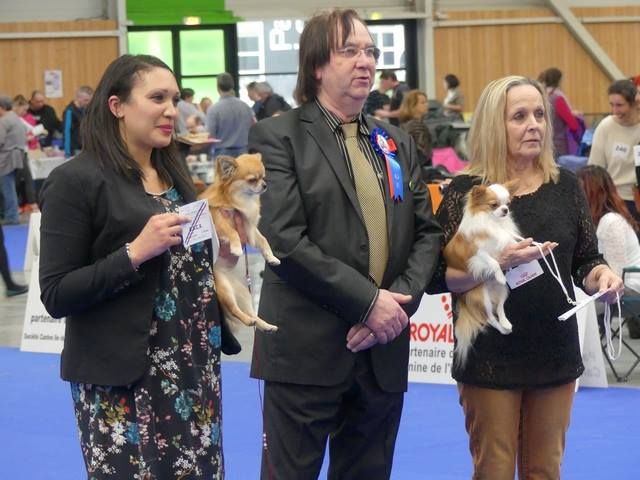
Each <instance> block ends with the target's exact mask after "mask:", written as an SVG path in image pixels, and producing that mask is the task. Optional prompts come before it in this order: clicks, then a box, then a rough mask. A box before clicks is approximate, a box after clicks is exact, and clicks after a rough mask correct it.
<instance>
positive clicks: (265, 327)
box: [256, 317, 278, 333]
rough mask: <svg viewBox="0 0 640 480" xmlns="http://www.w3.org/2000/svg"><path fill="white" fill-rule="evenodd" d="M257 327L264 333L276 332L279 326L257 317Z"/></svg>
mask: <svg viewBox="0 0 640 480" xmlns="http://www.w3.org/2000/svg"><path fill="white" fill-rule="evenodd" d="M256 328H257V329H258V330H260V331H262V332H264V333H274V332H277V331H278V327H276V326H275V325H272V324H270V323H268V322H265V321H264V320H262V319H261V318H258V317H256Z"/></svg>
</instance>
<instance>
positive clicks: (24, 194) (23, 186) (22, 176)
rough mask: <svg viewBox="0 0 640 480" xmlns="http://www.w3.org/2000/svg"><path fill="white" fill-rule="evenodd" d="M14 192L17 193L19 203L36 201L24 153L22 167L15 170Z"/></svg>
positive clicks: (27, 160)
mask: <svg viewBox="0 0 640 480" xmlns="http://www.w3.org/2000/svg"><path fill="white" fill-rule="evenodd" d="M16 193H17V194H18V204H19V205H25V204H29V203H36V200H37V199H36V191H35V185H34V182H33V177H32V176H31V169H30V168H29V158H28V157H27V154H26V153H25V155H24V158H23V160H22V168H19V169H17V170H16Z"/></svg>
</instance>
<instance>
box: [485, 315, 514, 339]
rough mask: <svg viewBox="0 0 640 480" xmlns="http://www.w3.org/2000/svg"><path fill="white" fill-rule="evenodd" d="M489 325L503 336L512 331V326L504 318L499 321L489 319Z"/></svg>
mask: <svg viewBox="0 0 640 480" xmlns="http://www.w3.org/2000/svg"><path fill="white" fill-rule="evenodd" d="M489 323H490V324H491V326H492V327H493V328H495V329H496V330H498V331H499V332H500V333H501V334H503V335H509V334H510V333H511V332H512V331H513V325H511V322H509V320H507V319H506V318H504V319H501V320H500V321H498V320H496V319H495V318H491V319H489Z"/></svg>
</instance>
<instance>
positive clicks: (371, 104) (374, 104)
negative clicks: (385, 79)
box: [363, 82, 391, 120]
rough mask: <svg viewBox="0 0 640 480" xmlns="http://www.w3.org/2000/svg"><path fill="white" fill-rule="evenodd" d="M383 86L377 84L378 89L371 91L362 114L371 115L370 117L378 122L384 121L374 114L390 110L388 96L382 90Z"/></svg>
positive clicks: (380, 83)
mask: <svg viewBox="0 0 640 480" xmlns="http://www.w3.org/2000/svg"><path fill="white" fill-rule="evenodd" d="M383 88H384V86H383V85H382V82H378V88H376V89H375V90H372V91H371V93H370V94H369V96H368V97H367V101H366V102H365V103H364V109H363V111H364V113H365V115H371V116H372V117H376V118H377V119H378V120H385V119H384V118H382V117H379V116H376V112H377V111H378V110H385V111H389V109H390V108H391V99H390V98H389V95H387V94H386V93H385V92H386V90H383Z"/></svg>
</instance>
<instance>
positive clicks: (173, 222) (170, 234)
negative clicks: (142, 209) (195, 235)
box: [129, 213, 190, 269]
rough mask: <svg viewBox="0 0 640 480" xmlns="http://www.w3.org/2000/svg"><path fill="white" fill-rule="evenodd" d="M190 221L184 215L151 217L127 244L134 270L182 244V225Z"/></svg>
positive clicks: (171, 214)
mask: <svg viewBox="0 0 640 480" xmlns="http://www.w3.org/2000/svg"><path fill="white" fill-rule="evenodd" d="M189 220H190V218H189V217H187V216H185V215H178V214H176V213H161V214H158V215H153V216H152V217H151V218H150V219H149V221H148V222H147V224H146V225H145V226H144V228H143V229H142V231H141V232H140V233H139V234H138V236H137V237H136V238H135V239H134V240H133V241H132V242H131V243H130V244H129V258H130V259H131V264H132V265H133V267H134V268H136V269H137V268H138V267H139V266H140V265H141V264H142V263H144V262H146V261H147V260H149V259H151V258H153V257H157V256H158V255H161V254H162V253H164V252H165V251H166V250H167V249H168V248H171V247H173V246H175V245H179V244H180V243H181V242H182V236H181V233H182V224H183V223H187V222H188V221H189Z"/></svg>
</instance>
